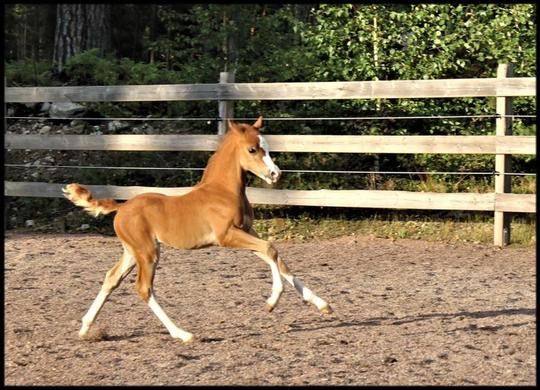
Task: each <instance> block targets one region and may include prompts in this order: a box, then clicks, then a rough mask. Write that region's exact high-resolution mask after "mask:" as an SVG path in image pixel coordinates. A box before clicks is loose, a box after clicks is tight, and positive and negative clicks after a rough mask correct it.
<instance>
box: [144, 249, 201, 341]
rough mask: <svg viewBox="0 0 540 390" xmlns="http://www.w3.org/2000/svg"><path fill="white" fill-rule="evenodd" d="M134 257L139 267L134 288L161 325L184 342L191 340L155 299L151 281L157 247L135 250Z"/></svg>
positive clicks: (157, 251) (189, 334) (157, 253)
mask: <svg viewBox="0 0 540 390" xmlns="http://www.w3.org/2000/svg"><path fill="white" fill-rule="evenodd" d="M157 245H159V244H157ZM135 257H136V260H137V265H138V267H139V274H138V275H137V282H136V288H137V292H138V294H139V295H140V297H141V298H142V299H143V300H144V301H145V302H146V303H147V304H148V306H149V307H150V309H152V311H153V312H154V314H155V315H156V316H157V317H158V318H159V320H160V321H161V322H162V323H163V325H165V327H166V328H167V330H168V331H169V333H170V334H171V336H172V337H174V338H179V339H181V340H182V341H184V342H188V341H191V340H193V335H192V334H191V333H189V332H186V331H184V330H182V329H180V328H179V327H177V326H176V325H175V324H174V323H173V322H172V321H171V319H170V318H169V317H168V316H167V314H165V312H164V311H163V309H162V308H161V306H160V305H159V304H158V303H157V301H156V298H155V294H154V289H153V283H154V275H155V272H156V267H157V263H158V261H159V247H158V246H155V248H154V250H153V251H145V252H143V251H136V252H135Z"/></svg>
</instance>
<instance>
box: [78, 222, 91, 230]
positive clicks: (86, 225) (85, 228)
mask: <svg viewBox="0 0 540 390" xmlns="http://www.w3.org/2000/svg"><path fill="white" fill-rule="evenodd" d="M80 229H81V230H87V229H90V225H88V224H87V223H83V224H82V225H81V227H80Z"/></svg>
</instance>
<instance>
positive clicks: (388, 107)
mask: <svg viewBox="0 0 540 390" xmlns="http://www.w3.org/2000/svg"><path fill="white" fill-rule="evenodd" d="M149 9H155V10H156V15H155V16H156V23H155V24H154V25H152V24H151V23H150V22H149V21H150V19H152V17H151V16H150V15H148V17H147V18H146V19H145V20H147V23H148V24H147V25H145V27H144V28H140V31H144V34H142V37H141V41H142V43H141V45H142V47H143V48H144V50H145V51H147V52H148V58H149V62H138V61H135V60H134V59H132V58H114V57H112V56H108V57H101V56H99V55H98V52H97V51H96V50H91V51H88V52H85V53H81V54H79V55H76V56H74V57H72V58H70V59H69V61H68V63H67V65H66V68H65V73H66V75H65V76H66V78H67V80H68V81H67V83H68V84H71V85H100V84H101V85H112V84H132V85H139V84H140V85H142V84H167V83H215V82H217V81H218V78H219V72H221V71H224V70H227V71H230V72H234V74H235V79H236V81H237V82H287V81H290V82H295V81H347V80H352V81H363V80H414V79H445V78H484V77H495V76H496V71H497V66H498V64H499V63H504V62H509V63H513V64H514V65H515V71H514V73H515V76H518V77H534V76H535V75H536V8H535V5H533V4H318V5H316V6H314V7H313V8H312V9H311V10H310V17H309V18H298V17H297V5H286V4H285V5H268V4H195V5H192V6H182V7H180V6H178V5H175V4H158V5H155V7H153V6H152V7H150V8H149ZM141 20H142V19H141ZM156 26H157V27H156ZM137 31H139V30H137ZM6 77H7V80H8V84H9V85H52V84H54V83H55V82H57V81H55V80H51V75H50V73H49V71H48V68H47V66H46V64H45V63H43V64H42V63H32V62H21V63H7V64H6ZM535 105H536V98H535V97H519V98H515V99H514V103H513V108H514V114H532V113H535V112H536V107H535ZM88 106H89V107H90V108H91V109H93V110H95V111H97V112H99V113H101V114H102V115H103V116H105V117H117V116H119V117H130V116H134V117H135V116H136V117H143V116H146V115H152V116H155V117H157V116H166V117H171V116H186V117H189V116H191V117H208V116H213V115H215V113H216V111H217V107H216V106H217V105H216V103H215V102H172V103H168V104H167V105H162V104H157V103H154V102H140V103H138V102H133V103H122V104H112V103H89V104H88ZM494 113H495V98H445V99H371V100H370V99H357V100H333V101H324V100H312V101H239V102H235V116H237V117H256V116H258V115H259V114H263V115H264V116H266V117H339V116H344V117H347V116H364V117H370V116H436V115H469V116H472V115H491V114H494ZM534 122H535V121H534V119H525V118H524V119H520V118H516V119H515V120H514V133H515V134H517V135H535V134H536V125H535V123H534ZM189 126H190V130H191V132H192V133H195V132H203V131H207V129H208V126H206V125H203V124H198V123H193V124H191V123H190V124H189ZM265 131H267V132H268V133H273V134H286V133H288V134H373V135H377V134H390V135H415V134H418V135H488V134H493V133H494V132H495V120H494V119H493V118H488V119H480V118H475V119H414V120H391V121H388V120H369V121H332V122H330V121H306V122H300V121H294V122H292V121H290V122H289V121H275V122H267V128H266V129H265ZM190 158H193V157H192V156H191V157H190ZM189 161H195V160H189V159H186V160H182V161H176V160H175V163H178V165H177V166H185V165H182V164H186V163H187V162H189ZM276 162H277V163H278V165H280V166H281V167H282V168H284V169H341V170H374V169H379V170H390V171H391V170H407V171H484V172H490V171H492V170H493V169H494V161H493V157H492V156H481V155H478V156H476V155H472V156H471V155H408V154H401V155H384V156H380V157H378V156H373V155H347V154H334V155H331V154H290V153H289V154H286V153H283V154H278V155H277V156H276ZM535 162H536V156H534V155H533V156H515V157H513V170H514V171H526V172H530V171H534V170H535ZM141 163H142V164H143V162H141ZM110 164H111V165H113V162H112V161H111V163H110ZM148 164H149V165H151V164H152V163H151V162H148ZM125 165H127V164H125ZM197 165H198V166H201V165H204V161H202V162H199V163H198V164H197ZM126 176H129V175H126ZM178 178H180V176H178ZM128 179H129V180H131V182H138V181H139V182H140V180H149V181H152V179H151V177H147V176H143V175H142V174H141V173H134V174H133V175H131V176H129V178H128ZM128 179H126V180H128ZM159 180H163V181H168V180H171V181H173V179H166V178H160V179H159ZM159 180H158V181H156V182H155V183H156V185H158V184H159ZM482 180H483V179H477V178H468V179H467V180H464V179H463V178H462V177H453V176H446V177H443V178H438V179H437V180H436V182H437V183H435V182H434V183H435V184H434V183H426V182H423V183H421V184H422V185H424V186H425V187H426V188H427V187H429V186H430V185H432V186H433V187H434V188H435V187H437V186H440V188H441V189H442V188H445V189H448V190H456V189H460V190H463V189H467V188H470V189H474V188H485V187H486V186H487V185H488V184H489V185H491V184H492V183H488V184H486V183H485V182H483V181H482ZM152 182H153V181H152ZM385 183H386V184H385ZM385 183H383V182H381V181H380V180H378V179H370V178H369V177H366V176H361V177H358V176H348V175H343V176H337V175H314V174H310V175H308V174H287V175H285V176H284V182H283V183H282V184H281V185H282V186H283V187H288V188H299V189H300V188H336V189H337V188H380V187H384V186H388V188H390V187H392V188H395V189H399V188H406V187H407V186H409V187H410V188H411V189H412V188H413V186H412V185H411V184H407V183H406V182H405V181H404V180H401V179H390V178H387V179H386V182H385Z"/></svg>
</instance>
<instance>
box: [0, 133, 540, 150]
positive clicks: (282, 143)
mask: <svg viewBox="0 0 540 390" xmlns="http://www.w3.org/2000/svg"><path fill="white" fill-rule="evenodd" d="M265 138H266V140H267V141H268V145H269V146H270V149H271V150H272V151H273V152H314V153H396V154H402V153H406V154H407V153H408V154H414V153H445V154H535V153H536V137H534V136H512V137H505V136H493V135H477V136H471V135H463V136H461V135H440V136H429V135H408V136H400V135H266V136H265ZM220 141H221V136H219V135H131V134H125V135H37V134H32V135H19V134H6V135H5V148H6V149H36V150H38V149H42V150H43V149H46V150H110V151H113V150H114V151H214V150H216V148H217V146H218V145H219V143H220Z"/></svg>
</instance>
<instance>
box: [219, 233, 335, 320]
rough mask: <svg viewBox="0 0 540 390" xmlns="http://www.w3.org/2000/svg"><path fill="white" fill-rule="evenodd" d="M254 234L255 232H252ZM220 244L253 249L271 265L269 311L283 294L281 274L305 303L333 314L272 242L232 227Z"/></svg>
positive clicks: (267, 302)
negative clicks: (287, 263) (294, 273)
mask: <svg viewBox="0 0 540 390" xmlns="http://www.w3.org/2000/svg"><path fill="white" fill-rule="evenodd" d="M252 233H255V232H254V231H252ZM255 234H256V233H255ZM220 244H221V245H222V246H226V247H232V248H245V249H251V250H253V251H255V254H256V255H257V256H259V257H260V258H262V259H263V260H264V261H265V262H267V263H268V264H269V265H270V268H271V270H272V277H273V284H272V295H271V296H270V298H268V300H267V301H266V305H267V308H268V310H270V311H271V310H272V309H273V308H274V307H275V305H276V304H277V301H278V299H279V297H280V295H281V292H282V291H283V285H282V282H281V278H280V277H279V275H278V272H279V274H280V275H281V276H283V277H284V278H285V280H286V281H287V282H289V283H290V284H291V285H292V286H293V287H294V288H295V289H296V291H298V293H299V294H300V295H301V296H302V298H303V299H304V300H305V301H308V302H310V303H312V304H314V305H315V306H317V309H319V311H320V312H321V313H324V314H330V313H332V308H331V307H330V305H329V304H328V303H327V302H326V301H325V300H323V299H321V298H319V297H318V296H317V295H315V294H314V293H313V292H312V291H311V290H310V289H309V288H307V287H306V286H304V284H303V283H302V282H301V281H300V280H299V279H298V278H297V277H295V276H294V275H293V274H292V273H291V271H290V270H289V268H288V267H287V265H286V264H285V262H284V261H283V260H282V259H281V258H280V257H279V255H278V252H277V250H276V249H275V248H274V246H273V245H272V244H271V243H270V242H268V241H264V240H261V239H260V238H257V237H254V236H253V235H252V234H249V233H246V232H245V231H243V230H241V229H238V228H236V227H231V228H230V229H229V230H228V232H227V233H226V234H225V236H224V237H223V239H222V242H220ZM276 270H277V272H276Z"/></svg>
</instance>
